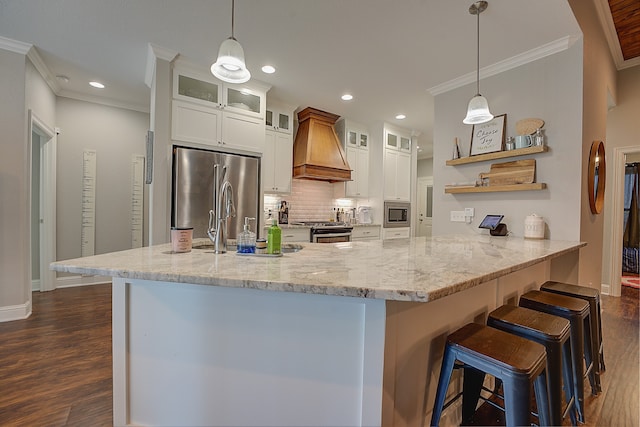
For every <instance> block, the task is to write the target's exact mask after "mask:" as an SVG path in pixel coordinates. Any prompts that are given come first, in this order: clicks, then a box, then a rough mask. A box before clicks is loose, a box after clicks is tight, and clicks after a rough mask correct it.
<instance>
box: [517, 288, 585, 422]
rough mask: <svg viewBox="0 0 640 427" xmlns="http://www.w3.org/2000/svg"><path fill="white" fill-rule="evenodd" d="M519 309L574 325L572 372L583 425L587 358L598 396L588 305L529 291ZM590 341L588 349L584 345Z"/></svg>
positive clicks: (550, 294)
mask: <svg viewBox="0 0 640 427" xmlns="http://www.w3.org/2000/svg"><path fill="white" fill-rule="evenodd" d="M519 305H520V307H525V308H530V309H533V310H537V311H541V312H543V313H548V314H553V315H555V316H560V317H563V318H565V319H567V320H568V321H569V322H570V323H571V332H570V341H571V361H572V363H571V366H572V370H573V372H572V373H573V383H574V390H575V391H574V393H575V396H576V398H577V404H576V407H577V409H578V421H580V422H581V423H584V422H585V421H584V413H585V412H584V376H585V369H584V367H583V364H582V358H583V357H584V359H585V361H586V364H587V369H586V372H587V373H588V374H589V382H590V383H591V392H592V393H593V394H597V392H596V390H597V388H596V383H595V377H594V375H593V360H592V358H591V320H590V319H589V303H587V302H586V301H584V300H581V299H579V298H572V297H568V296H565V295H558V294H554V293H551V292H542V291H529V292H527V293H526V294H524V295H522V296H521V297H520V302H519ZM585 340H588V342H587V345H585V343H584V341H585Z"/></svg>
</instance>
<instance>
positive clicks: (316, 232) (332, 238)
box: [291, 221, 353, 243]
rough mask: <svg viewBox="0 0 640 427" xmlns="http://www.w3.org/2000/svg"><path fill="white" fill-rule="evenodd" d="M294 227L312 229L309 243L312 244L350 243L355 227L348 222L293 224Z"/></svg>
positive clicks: (304, 222)
mask: <svg viewBox="0 0 640 427" xmlns="http://www.w3.org/2000/svg"><path fill="white" fill-rule="evenodd" d="M291 224H292V225H306V226H308V227H311V232H310V233H309V234H310V236H309V241H310V242H312V243H338V242H350V241H351V231H352V230H353V226H352V225H351V224H347V223H346V222H317V221H303V222H292V223H291Z"/></svg>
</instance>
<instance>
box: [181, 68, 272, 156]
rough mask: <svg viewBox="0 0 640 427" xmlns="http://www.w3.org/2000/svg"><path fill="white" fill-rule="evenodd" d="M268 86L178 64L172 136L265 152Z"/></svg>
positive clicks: (206, 143)
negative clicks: (230, 80) (234, 81)
mask: <svg viewBox="0 0 640 427" xmlns="http://www.w3.org/2000/svg"><path fill="white" fill-rule="evenodd" d="M266 90H267V88H266V87H265V86H263V85H261V84H260V83H259V82H255V81H254V82H248V83H245V84H243V85H235V84H227V83H222V82H220V81H218V80H217V79H215V78H214V77H213V76H210V77H209V76H206V74H205V73H198V72H196V71H193V70H190V69H189V70H188V69H182V68H179V67H176V68H175V69H174V70H173V102H172V117H171V138H172V139H173V140H177V141H186V142H192V143H196V144H203V145H208V146H215V147H218V148H222V149H230V150H242V151H249V152H253V153H262V152H263V151H264V140H265V131H264V111H265V106H266Z"/></svg>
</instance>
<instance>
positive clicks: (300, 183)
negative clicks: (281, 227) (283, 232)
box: [264, 179, 356, 222]
mask: <svg viewBox="0 0 640 427" xmlns="http://www.w3.org/2000/svg"><path fill="white" fill-rule="evenodd" d="M281 200H286V201H287V205H289V222H296V221H329V219H330V217H331V215H332V214H333V212H334V211H333V208H351V207H355V206H356V204H355V202H354V201H353V200H351V199H335V198H334V197H333V184H331V183H330V182H326V181H312V180H305V179H294V180H292V182H291V194H287V195H272V194H265V196H264V210H265V216H264V217H265V218H267V216H268V212H269V209H271V212H272V215H273V217H274V218H276V217H277V212H278V207H279V205H280V201H281Z"/></svg>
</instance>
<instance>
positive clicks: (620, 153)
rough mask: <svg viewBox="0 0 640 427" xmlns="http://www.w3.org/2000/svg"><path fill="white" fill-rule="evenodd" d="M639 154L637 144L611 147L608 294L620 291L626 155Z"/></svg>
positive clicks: (639, 150) (615, 294) (617, 295)
mask: <svg viewBox="0 0 640 427" xmlns="http://www.w3.org/2000/svg"><path fill="white" fill-rule="evenodd" d="M638 154H640V149H639V148H638V146H637V145H636V146H629V147H615V148H614V149H613V156H612V157H613V159H612V160H613V186H612V199H613V200H612V203H611V205H612V206H611V230H610V231H611V250H610V256H609V259H608V260H605V262H609V265H610V266H611V268H610V269H609V278H608V279H609V295H612V296H616V297H619V296H620V294H621V291H622V235H623V233H624V224H623V222H624V171H625V163H626V161H627V156H631V155H638Z"/></svg>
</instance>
